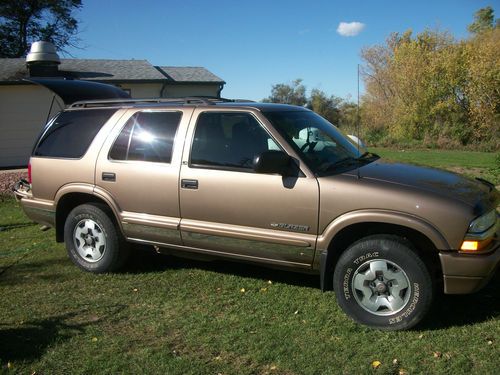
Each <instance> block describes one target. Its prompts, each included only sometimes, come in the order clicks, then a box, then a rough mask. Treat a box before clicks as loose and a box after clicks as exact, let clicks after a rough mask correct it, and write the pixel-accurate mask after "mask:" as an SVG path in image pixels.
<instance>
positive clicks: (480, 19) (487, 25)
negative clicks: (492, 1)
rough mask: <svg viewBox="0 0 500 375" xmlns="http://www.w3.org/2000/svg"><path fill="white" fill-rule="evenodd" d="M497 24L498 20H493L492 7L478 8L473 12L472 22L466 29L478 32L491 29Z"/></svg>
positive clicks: (474, 32)
mask: <svg viewBox="0 0 500 375" xmlns="http://www.w3.org/2000/svg"><path fill="white" fill-rule="evenodd" d="M495 24H496V26H497V27H498V25H499V20H498V19H497V20H496V22H495V12H494V11H493V8H492V7H489V6H488V7H486V8H481V9H479V10H478V11H477V12H476V13H474V22H473V23H471V24H470V25H469V26H467V30H469V32H471V33H473V34H479V33H481V32H483V31H486V30H491V29H493V28H494V27H495Z"/></svg>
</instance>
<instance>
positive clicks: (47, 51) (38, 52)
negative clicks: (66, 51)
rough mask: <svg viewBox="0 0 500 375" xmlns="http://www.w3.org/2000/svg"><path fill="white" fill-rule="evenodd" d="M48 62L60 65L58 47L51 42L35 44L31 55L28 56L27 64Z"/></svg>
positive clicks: (32, 46)
mask: <svg viewBox="0 0 500 375" xmlns="http://www.w3.org/2000/svg"><path fill="white" fill-rule="evenodd" d="M35 62H46V63H47V62H48V63H53V64H60V63H61V60H59V56H58V55H57V52H56V47H54V45H53V44H52V43H50V42H35V43H33V44H32V45H31V49H30V53H28V56H26V63H27V64H29V63H35Z"/></svg>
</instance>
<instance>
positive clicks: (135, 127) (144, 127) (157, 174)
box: [95, 109, 192, 245]
mask: <svg viewBox="0 0 500 375" xmlns="http://www.w3.org/2000/svg"><path fill="white" fill-rule="evenodd" d="M191 113H192V109H182V110H164V109H162V110H152V109H150V110H137V109H134V110H129V111H128V112H127V114H126V115H125V116H123V117H122V121H121V122H120V123H119V124H118V125H117V126H116V127H115V128H114V129H113V131H112V133H111V134H110V136H109V137H108V139H107V141H106V142H105V144H104V145H103V147H102V149H101V152H100V154H99V158H98V161H97V166H96V175H95V183H96V192H97V193H98V194H101V195H104V196H107V197H109V199H111V200H112V201H113V202H115V204H116V205H117V206H118V209H119V211H120V220H121V222H122V227H123V230H124V233H125V235H126V236H127V237H128V238H129V239H132V240H134V239H135V240H136V241H138V242H140V241H143V240H146V241H150V242H155V243H158V244H161V243H170V244H178V245H180V244H181V239H180V233H179V230H178V229H179V228H178V227H179V222H180V213H179V192H178V181H179V169H180V163H181V153H182V147H183V140H184V137H185V133H186V130H187V125H188V122H189V118H190V116H191Z"/></svg>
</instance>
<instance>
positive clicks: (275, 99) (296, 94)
mask: <svg viewBox="0 0 500 375" xmlns="http://www.w3.org/2000/svg"><path fill="white" fill-rule="evenodd" d="M263 102H266V103H281V104H292V105H299V106H304V105H305V104H306V103H307V98H306V88H305V86H304V85H303V84H302V79H296V80H295V81H293V82H292V84H290V85H288V84H285V83H278V84H276V85H273V87H272V89H271V96H269V97H268V98H265V99H264V100H263Z"/></svg>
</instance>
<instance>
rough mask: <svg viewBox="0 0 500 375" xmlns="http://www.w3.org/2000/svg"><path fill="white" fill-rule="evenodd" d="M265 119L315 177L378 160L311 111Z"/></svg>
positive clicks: (270, 116)
mask: <svg viewBox="0 0 500 375" xmlns="http://www.w3.org/2000/svg"><path fill="white" fill-rule="evenodd" d="M264 115H265V116H266V117H267V118H268V120H269V121H270V122H271V123H272V124H273V126H274V127H275V128H276V130H277V131H278V132H279V133H280V134H281V136H282V137H283V138H285V139H286V140H287V142H288V143H289V144H290V145H291V146H292V147H293V148H294V149H295V151H296V152H297V153H298V154H299V155H300V156H301V158H302V160H304V162H305V163H306V164H307V165H308V167H309V168H311V169H312V170H313V171H314V172H315V173H316V174H317V175H320V176H321V175H328V174H333V173H338V172H340V171H345V170H348V169H353V168H356V167H357V166H359V165H360V163H366V162H370V161H372V160H374V159H375V158H377V156H376V155H374V154H370V153H367V152H365V151H366V150H365V149H363V148H360V150H359V152H358V148H357V146H356V145H354V144H353V143H351V141H349V140H348V139H347V138H346V137H345V136H344V135H343V134H342V133H341V132H340V131H339V130H338V129H337V128H336V127H335V126H334V125H332V124H330V123H329V122H328V121H326V120H325V119H324V118H322V117H321V116H319V115H317V114H316V113H314V112H311V111H283V112H267V113H264Z"/></svg>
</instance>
